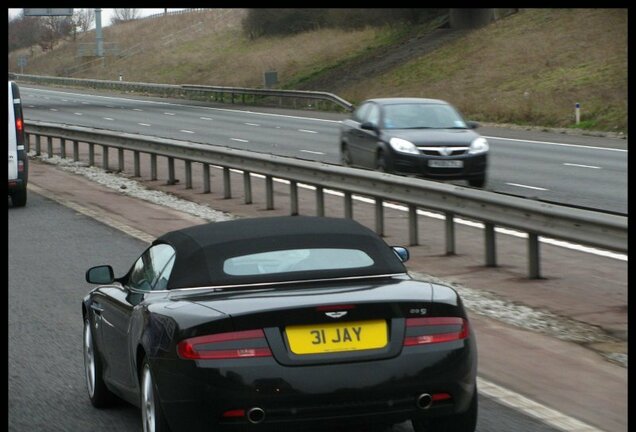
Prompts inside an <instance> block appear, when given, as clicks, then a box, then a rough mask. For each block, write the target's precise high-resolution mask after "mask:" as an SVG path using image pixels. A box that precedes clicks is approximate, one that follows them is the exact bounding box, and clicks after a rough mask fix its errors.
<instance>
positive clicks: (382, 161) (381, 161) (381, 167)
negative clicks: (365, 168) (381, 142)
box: [375, 152, 391, 173]
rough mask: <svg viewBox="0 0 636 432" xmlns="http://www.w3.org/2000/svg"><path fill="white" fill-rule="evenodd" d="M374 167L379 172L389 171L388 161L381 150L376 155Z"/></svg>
mask: <svg viewBox="0 0 636 432" xmlns="http://www.w3.org/2000/svg"><path fill="white" fill-rule="evenodd" d="M375 169H376V170H377V171H379V172H385V173H390V172H391V169H390V167H389V162H388V161H387V158H386V156H385V155H384V153H383V152H378V156H377V158H376V161H375Z"/></svg>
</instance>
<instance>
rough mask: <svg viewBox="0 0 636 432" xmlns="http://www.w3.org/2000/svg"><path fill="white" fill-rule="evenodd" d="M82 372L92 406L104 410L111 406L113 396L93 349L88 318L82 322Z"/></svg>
mask: <svg viewBox="0 0 636 432" xmlns="http://www.w3.org/2000/svg"><path fill="white" fill-rule="evenodd" d="M84 371H85V373H86V387H87V389H88V397H89V398H90V400H91V403H92V404H93V406H94V407H96V408H104V407H108V406H110V405H112V403H113V401H114V399H115V395H113V393H111V391H110V390H108V387H106V383H104V379H103V367H102V360H101V358H100V355H99V352H98V351H97V349H96V347H95V341H94V339H93V332H92V329H91V322H90V320H89V319H88V318H86V319H85V320H84Z"/></svg>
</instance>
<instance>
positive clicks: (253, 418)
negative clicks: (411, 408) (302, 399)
mask: <svg viewBox="0 0 636 432" xmlns="http://www.w3.org/2000/svg"><path fill="white" fill-rule="evenodd" d="M415 405H416V406H417V407H418V408H419V409H421V410H427V409H429V408H430V407H431V405H433V396H431V395H430V394H428V393H422V394H421V395H419V396H418V397H417V399H416V400H415ZM264 420H265V410H264V409H263V408H260V407H253V408H250V409H249V410H248V411H247V421H249V422H250V423H252V424H259V423H262V422H263V421H264Z"/></svg>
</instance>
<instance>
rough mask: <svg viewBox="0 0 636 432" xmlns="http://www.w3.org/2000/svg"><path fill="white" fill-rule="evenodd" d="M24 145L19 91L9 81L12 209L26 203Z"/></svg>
mask: <svg viewBox="0 0 636 432" xmlns="http://www.w3.org/2000/svg"><path fill="white" fill-rule="evenodd" d="M24 145H25V134H24V117H23V115H22V103H21V102H20V90H19V89H18V85H17V84H16V83H15V82H13V81H9V196H11V202H12V203H13V206H14V207H23V206H24V205H26V201H27V180H28V177H29V165H28V156H27V153H26V149H25V148H24Z"/></svg>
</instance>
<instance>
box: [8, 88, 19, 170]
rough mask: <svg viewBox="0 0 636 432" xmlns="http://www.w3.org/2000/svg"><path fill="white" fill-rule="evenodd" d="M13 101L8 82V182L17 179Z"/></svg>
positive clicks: (11, 90) (16, 137)
mask: <svg viewBox="0 0 636 432" xmlns="http://www.w3.org/2000/svg"><path fill="white" fill-rule="evenodd" d="M13 99H14V97H13V86H12V85H11V82H9V180H15V179H17V178H18V136H17V130H16V125H15V110H14V105H13Z"/></svg>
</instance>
